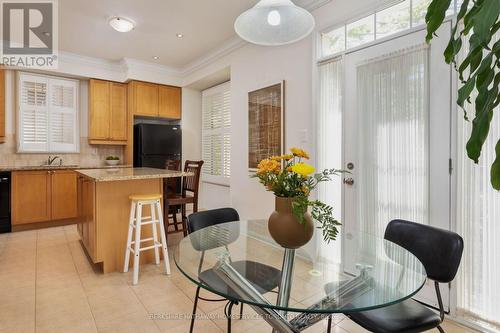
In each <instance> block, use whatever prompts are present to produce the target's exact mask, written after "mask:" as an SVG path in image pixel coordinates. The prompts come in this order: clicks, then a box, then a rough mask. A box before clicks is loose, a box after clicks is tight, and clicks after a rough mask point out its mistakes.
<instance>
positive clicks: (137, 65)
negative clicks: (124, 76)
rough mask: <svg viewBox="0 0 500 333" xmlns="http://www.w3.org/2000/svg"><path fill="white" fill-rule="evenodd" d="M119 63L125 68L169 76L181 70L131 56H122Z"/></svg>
mask: <svg viewBox="0 0 500 333" xmlns="http://www.w3.org/2000/svg"><path fill="white" fill-rule="evenodd" d="M120 65H121V67H122V68H123V69H125V70H128V71H130V70H137V71H144V72H154V73H159V74H165V75H169V76H178V77H180V76H181V75H182V72H181V71H180V70H179V68H177V67H171V66H165V65H159V64H155V63H152V62H148V61H142V60H137V59H133V58H122V59H121V60H120Z"/></svg>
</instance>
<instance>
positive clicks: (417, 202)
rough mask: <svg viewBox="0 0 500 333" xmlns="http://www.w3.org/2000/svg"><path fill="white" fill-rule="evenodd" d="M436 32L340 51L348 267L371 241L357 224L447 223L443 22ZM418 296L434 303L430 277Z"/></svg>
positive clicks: (378, 229)
mask: <svg viewBox="0 0 500 333" xmlns="http://www.w3.org/2000/svg"><path fill="white" fill-rule="evenodd" d="M438 36H439V38H435V39H434V40H433V42H432V44H431V45H426V44H425V30H420V31H416V32H412V33H410V34H406V35H404V36H400V37H396V38H394V39H391V40H388V41H385V42H382V43H379V44H376V45H373V46H368V47H366V48H363V49H360V50H355V51H353V52H350V53H348V54H346V56H345V59H344V64H345V72H344V73H345V80H344V82H345V88H344V89H345V94H344V96H345V102H344V103H345V104H344V117H343V146H344V147H343V152H344V156H343V162H344V169H347V170H349V171H350V172H351V173H350V174H345V175H344V186H343V198H344V200H343V203H344V214H343V215H344V216H343V224H344V233H343V237H344V239H343V251H342V252H343V262H344V269H345V270H346V271H347V272H351V273H355V272H356V268H355V262H354V260H353V256H352V254H353V253H356V252H357V251H359V247H360V246H367V247H369V246H372V245H366V244H360V242H359V240H358V239H356V238H357V237H356V235H357V232H358V231H361V232H366V233H370V234H374V235H376V236H379V237H383V235H384V230H385V227H386V226H387V224H388V223H389V221H391V220H393V219H405V220H410V221H414V222H418V223H423V224H429V225H433V226H437V227H440V228H444V229H450V150H451V149H450V137H451V134H450V131H451V119H450V118H451V112H450V109H451V101H450V99H451V95H450V94H451V93H450V92H451V68H450V66H449V65H446V64H445V62H444V60H443V51H444V49H445V47H446V44H447V41H448V38H449V36H450V25H449V24H445V25H443V26H442V27H441V29H440V31H438ZM365 250H366V249H365ZM369 250H372V251H383V249H369ZM448 289H449V288H442V293H443V299H444V302H445V304H447V305H449V290H448ZM418 297H419V298H420V299H421V300H422V301H425V302H426V303H429V304H431V305H436V306H437V303H436V300H435V292H434V290H433V282H430V281H428V283H427V285H426V287H424V288H423V290H422V291H421V292H420V293H419V296H418Z"/></svg>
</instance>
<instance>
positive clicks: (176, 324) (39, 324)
mask: <svg viewBox="0 0 500 333" xmlns="http://www.w3.org/2000/svg"><path fill="white" fill-rule="evenodd" d="M180 235H181V234H179V237H175V236H174V237H169V240H170V242H171V244H172V246H171V248H170V254H171V255H172V253H173V252H174V251H176V245H175V243H176V242H178V240H179V239H180ZM171 264H172V274H171V275H170V276H167V275H163V274H162V273H161V268H160V267H157V266H154V265H145V266H142V267H141V272H140V278H139V284H138V285H137V286H132V284H131V274H130V273H127V274H123V273H112V274H107V275H103V274H100V273H98V272H95V271H94V269H93V267H92V266H91V265H90V264H89V261H88V260H87V257H86V256H85V253H84V251H83V250H82V247H81V245H80V242H79V236H78V233H77V230H76V226H74V225H72V226H65V227H57V228H49V229H42V230H37V231H25V232H18V233H11V234H1V235H0V332H9V333H11V332H15V333H18V332H19V333H21V332H37V333H44V332H65V333H66V332H120V333H123V332H131V333H132V332H133V333H136V332H145V333H146V332H148V333H149V332H188V330H189V319H186V316H189V314H190V313H191V310H192V306H193V301H192V299H193V296H194V293H195V286H194V285H193V284H192V283H191V282H189V281H188V280H187V279H186V278H185V277H184V276H183V275H182V274H181V273H180V272H179V271H178V270H177V269H176V268H175V264H174V263H173V261H171ZM205 296H207V295H205ZM224 304H225V303H223V302H217V303H208V302H203V301H202V302H200V303H199V310H198V312H199V314H200V315H202V316H203V317H202V318H201V319H199V320H198V321H197V322H196V326H195V331H196V332H207V333H211V332H224V331H225V329H226V320H225V318H224V315H223V306H224ZM245 315H246V317H247V319H243V320H235V321H233V332H270V331H271V330H270V329H269V326H268V325H267V324H266V323H265V322H264V321H262V319H255V318H254V315H255V312H253V311H252V309H250V308H249V307H248V306H246V307H245ZM334 322H335V326H334V328H333V330H332V331H333V332H336V333H357V332H366V331H365V330H363V329H362V328H360V327H359V326H357V325H356V324H355V323H353V322H352V321H350V320H349V319H347V318H345V317H344V316H342V315H338V316H336V317H335V320H334ZM325 329H326V322H321V323H318V324H316V325H315V326H313V327H311V328H310V329H308V330H307V331H306V332H309V333H315V332H324V331H325ZM445 329H446V331H447V332H448V333H450V332H451V333H465V332H472V331H471V330H468V329H465V328H463V327H461V326H458V325H455V324H453V323H451V322H446V323H445ZM436 332H437V331H436Z"/></svg>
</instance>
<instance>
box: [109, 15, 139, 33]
mask: <svg viewBox="0 0 500 333" xmlns="http://www.w3.org/2000/svg"><path fill="white" fill-rule="evenodd" d="M108 23H109V25H110V26H111V27H112V28H113V29H115V30H116V31H119V32H129V31H130V30H132V29H134V28H135V22H134V21H132V20H131V19H128V18H124V17H118V16H115V17H112V18H110V19H109V21H108Z"/></svg>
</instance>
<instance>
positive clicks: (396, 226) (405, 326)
mask: <svg viewBox="0 0 500 333" xmlns="http://www.w3.org/2000/svg"><path fill="white" fill-rule="evenodd" d="M384 238H385V239H387V240H389V241H391V242H393V243H396V244H397V245H399V246H401V247H403V248H405V249H406V250H408V251H410V252H411V253H413V255H414V256H415V257H417V258H418V259H419V260H420V261H421V262H422V264H423V265H424V268H425V271H426V272H427V276H428V277H429V278H430V279H431V280H433V281H434V287H435V289H436V298H437V301H438V305H439V314H436V313H435V312H434V311H432V310H431V309H429V308H427V307H426V306H424V305H422V304H421V303H419V302H417V301H415V300H413V299H411V298H410V299H407V300H405V301H403V302H400V303H397V304H394V305H390V306H386V307H382V308H379V309H375V310H370V311H361V312H353V313H347V314H346V315H347V317H349V318H350V319H351V320H352V321H354V322H355V323H357V324H358V325H360V326H361V327H363V328H365V329H367V330H369V331H370V332H376V333H410V332H411V333H417V332H424V331H427V330H430V329H438V330H439V332H441V333H443V332H444V330H443V328H442V327H441V324H442V322H443V320H444V306H443V300H442V298H441V292H440V290H439V283H450V282H451V281H452V280H453V279H454V278H455V275H456V273H457V270H458V267H459V265H460V261H461V258H462V252H463V249H464V242H463V239H462V237H460V236H459V235H458V234H456V233H454V232H451V231H448V230H444V229H439V228H435V227H431V226H428V225H424V224H420V223H414V222H409V221H404V220H393V221H391V222H390V223H389V224H388V225H387V228H386V230H385V235H384ZM330 329H331V317H330V318H329V320H328V332H330Z"/></svg>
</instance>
